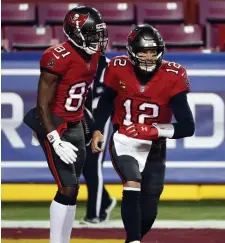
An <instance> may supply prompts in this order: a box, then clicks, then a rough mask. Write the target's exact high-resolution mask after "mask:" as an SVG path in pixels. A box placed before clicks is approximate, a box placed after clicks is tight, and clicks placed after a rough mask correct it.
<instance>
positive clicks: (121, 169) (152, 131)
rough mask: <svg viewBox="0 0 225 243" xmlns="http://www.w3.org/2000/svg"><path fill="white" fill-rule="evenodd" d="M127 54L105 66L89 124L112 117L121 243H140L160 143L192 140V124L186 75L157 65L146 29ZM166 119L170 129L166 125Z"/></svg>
mask: <svg viewBox="0 0 225 243" xmlns="http://www.w3.org/2000/svg"><path fill="white" fill-rule="evenodd" d="M127 50H128V57H126V56H118V57H115V58H113V59H112V60H111V61H110V63H109V65H108V68H107V70H106V72H105V77H104V83H105V86H106V87H105V91H104V93H103V94H102V96H101V98H100V100H99V103H98V107H97V109H96V112H95V119H96V124H100V123H101V122H102V123H104V122H105V121H106V120H107V118H108V117H109V116H110V115H111V117H112V124H113V127H114V133H113V135H112V137H111V141H110V145H109V147H110V148H109V149H110V154H111V159H112V162H113V166H114V168H115V170H116V171H117V173H118V175H119V176H120V178H121V180H122V183H123V198H122V205H121V216H122V220H123V223H124V227H125V230H126V233H127V239H126V243H128V242H129V243H130V242H133V243H134V242H135V243H140V242H141V239H142V238H143V237H144V235H145V234H146V233H147V232H148V231H149V230H150V229H151V227H152V225H153V223H154V221H155V218H156V216H157V206H158V202H159V198H160V195H161V193H162V191H163V186H164V175H165V160H166V138H171V139H178V138H183V137H188V136H192V135H193V133H194V130H195V124H194V121H193V116H192V113H191V110H190V108H189V104H188V101H187V93H188V92H189V81H188V77H187V73H186V70H185V68H184V67H182V66H181V65H180V64H178V63H175V62H168V61H165V60H163V54H164V41H163V39H162V37H161V35H160V33H159V32H158V31H157V30H156V29H155V28H153V27H152V26H151V25H148V24H144V25H138V26H136V27H135V28H134V29H133V30H132V32H131V33H130V34H129V36H128V45H127ZM103 110H105V111H108V114H106V112H102V111H103ZM103 114H105V116H104V117H103ZM172 114H174V117H175V119H176V123H171V119H172ZM100 127H102V125H99V127H95V132H94V134H93V140H92V151H93V152H100V151H101V149H100V147H99V145H98V143H99V142H102V140H103V137H102V131H101V129H99V128H100Z"/></svg>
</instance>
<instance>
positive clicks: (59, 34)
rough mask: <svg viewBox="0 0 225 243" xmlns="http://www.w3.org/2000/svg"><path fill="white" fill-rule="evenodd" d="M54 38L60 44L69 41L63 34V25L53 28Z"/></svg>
mask: <svg viewBox="0 0 225 243" xmlns="http://www.w3.org/2000/svg"><path fill="white" fill-rule="evenodd" d="M53 37H54V38H55V39H57V40H58V41H59V43H61V42H64V41H66V40H67V37H66V36H65V34H64V32H63V27H62V25H55V26H53Z"/></svg>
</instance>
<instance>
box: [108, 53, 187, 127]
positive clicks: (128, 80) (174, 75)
mask: <svg viewBox="0 0 225 243" xmlns="http://www.w3.org/2000/svg"><path fill="white" fill-rule="evenodd" d="M104 83H105V85H106V86H108V87H110V88H112V89H114V90H115V91H116V92H117V97H116V100H115V106H114V112H113V117H112V122H113V124H118V125H125V126H128V125H130V124H132V123H141V124H147V125H151V124H152V123H170V122H171V120H172V109H171V107H170V99H171V98H172V97H173V96H175V95H176V94H178V93H180V92H183V91H189V81H188V78H187V73H186V70H185V69H184V68H183V67H182V66H181V65H180V64H178V63H174V62H167V61H163V63H162V66H161V68H160V69H159V70H158V71H157V72H156V74H155V75H154V76H153V77H152V78H151V80H149V82H147V83H146V84H145V85H142V84H141V83H140V82H139V81H138V79H137V78H136V75H135V73H134V69H133V65H132V63H131V62H130V60H129V59H128V58H127V57H125V56H119V57H115V58H114V59H112V60H111V61H110V63H109V66H108V68H107V70H106V72H105V76H104Z"/></svg>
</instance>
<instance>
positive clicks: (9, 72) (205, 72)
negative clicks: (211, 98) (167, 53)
mask: <svg viewBox="0 0 225 243" xmlns="http://www.w3.org/2000/svg"><path fill="white" fill-rule="evenodd" d="M39 74H40V70H39V69H22V68H21V69H7V68H3V69H2V70H1V75H6V76H18V75H21V76H36V75H39ZM187 74H188V75H189V76H203V77H205V76H212V77H218V76H225V70H221V69H187Z"/></svg>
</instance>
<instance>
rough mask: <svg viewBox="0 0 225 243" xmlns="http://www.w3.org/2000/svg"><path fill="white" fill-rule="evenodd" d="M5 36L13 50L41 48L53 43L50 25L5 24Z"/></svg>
mask: <svg viewBox="0 0 225 243" xmlns="http://www.w3.org/2000/svg"><path fill="white" fill-rule="evenodd" d="M5 38H6V39H7V40H8V43H9V48H10V49H14V50H43V49H45V48H47V47H49V46H50V45H51V44H54V40H53V39H52V29H51V27H45V28H44V27H36V26H23V27H22V26H20V27H17V26H16V27H15V26H7V27H5Z"/></svg>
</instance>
